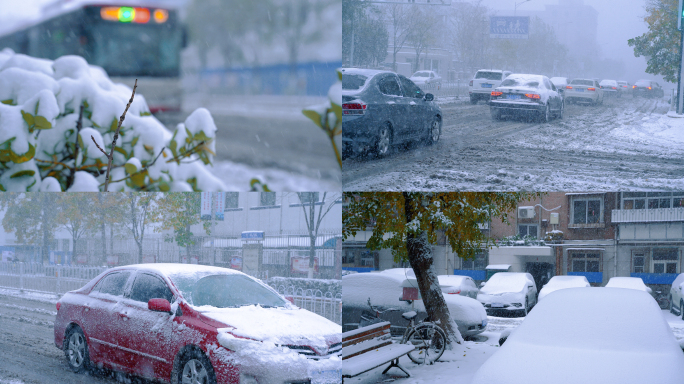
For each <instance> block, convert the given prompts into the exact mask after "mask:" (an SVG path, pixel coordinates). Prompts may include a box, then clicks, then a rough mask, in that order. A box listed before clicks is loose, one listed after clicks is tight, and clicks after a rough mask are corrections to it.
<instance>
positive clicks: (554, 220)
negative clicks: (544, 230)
mask: <svg viewBox="0 0 684 384" xmlns="http://www.w3.org/2000/svg"><path fill="white" fill-rule="evenodd" d="M558 216H559V215H558V213H557V212H553V213H551V220H550V222H551V224H558V222H559V220H558V219H559V217H558Z"/></svg>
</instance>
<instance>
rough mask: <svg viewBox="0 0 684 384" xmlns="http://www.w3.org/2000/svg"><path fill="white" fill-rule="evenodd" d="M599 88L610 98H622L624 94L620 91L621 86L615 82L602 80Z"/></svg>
mask: <svg viewBox="0 0 684 384" xmlns="http://www.w3.org/2000/svg"><path fill="white" fill-rule="evenodd" d="M599 86H600V87H601V89H602V90H603V93H604V94H606V95H607V96H609V97H620V96H621V95H622V94H621V93H620V91H619V88H618V87H619V85H618V83H617V81H615V80H608V79H605V80H601V82H600V83H599Z"/></svg>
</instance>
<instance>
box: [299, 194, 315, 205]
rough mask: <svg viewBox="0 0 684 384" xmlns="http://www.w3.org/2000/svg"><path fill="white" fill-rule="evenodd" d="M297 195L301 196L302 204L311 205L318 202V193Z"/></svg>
mask: <svg viewBox="0 0 684 384" xmlns="http://www.w3.org/2000/svg"><path fill="white" fill-rule="evenodd" d="M297 195H299V201H300V202H301V203H302V204H309V203H311V202H312V201H313V202H314V203H317V202H318V192H299V193H298V194H297Z"/></svg>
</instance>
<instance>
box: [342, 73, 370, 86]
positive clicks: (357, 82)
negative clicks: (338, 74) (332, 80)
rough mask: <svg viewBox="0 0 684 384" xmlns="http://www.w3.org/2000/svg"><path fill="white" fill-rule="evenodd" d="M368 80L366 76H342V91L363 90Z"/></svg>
mask: <svg viewBox="0 0 684 384" xmlns="http://www.w3.org/2000/svg"><path fill="white" fill-rule="evenodd" d="M366 80H368V77H367V76H364V75H351V74H346V73H343V74H342V89H349V90H355V89H361V88H363V85H364V84H366Z"/></svg>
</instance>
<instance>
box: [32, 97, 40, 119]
mask: <svg viewBox="0 0 684 384" xmlns="http://www.w3.org/2000/svg"><path fill="white" fill-rule="evenodd" d="M39 105H40V100H38V102H36V110H35V112H33V114H34V115H37V114H38V106H39Z"/></svg>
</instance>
